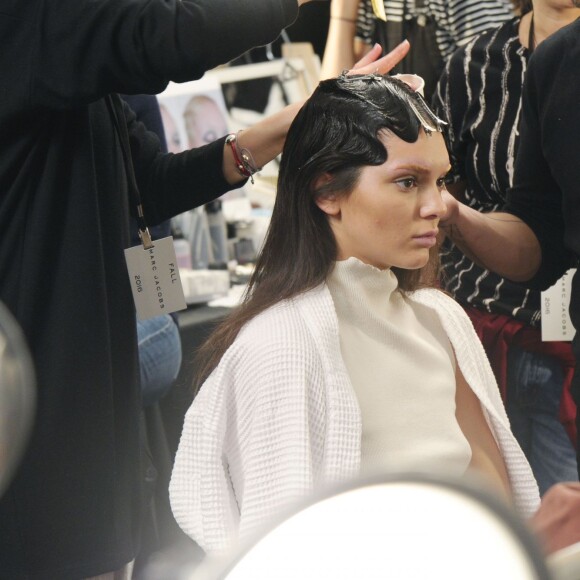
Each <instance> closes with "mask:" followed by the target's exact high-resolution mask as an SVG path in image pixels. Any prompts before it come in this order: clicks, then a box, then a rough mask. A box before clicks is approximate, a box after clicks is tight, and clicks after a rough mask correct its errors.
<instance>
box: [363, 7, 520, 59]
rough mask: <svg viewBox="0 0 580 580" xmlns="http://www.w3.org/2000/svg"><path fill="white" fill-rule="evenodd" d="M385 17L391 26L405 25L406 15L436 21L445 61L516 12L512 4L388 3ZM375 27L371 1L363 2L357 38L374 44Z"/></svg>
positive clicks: (439, 45) (438, 38)
mask: <svg viewBox="0 0 580 580" xmlns="http://www.w3.org/2000/svg"><path fill="white" fill-rule="evenodd" d="M418 6H422V7H421V8H420V7H418ZM385 13H386V15H387V21H391V22H402V21H403V18H404V16H405V15H406V17H408V18H413V17H415V16H418V15H419V14H421V13H423V14H426V15H427V16H429V17H430V18H433V19H434V20H435V22H436V24H437V30H436V37H437V44H438V47H439V50H440V52H441V56H442V57H443V59H445V60H446V59H447V58H448V57H449V56H451V54H453V52H454V51H455V50H456V49H457V48H458V47H460V46H463V45H465V44H466V43H467V42H468V41H469V40H470V39H471V38H473V37H474V36H475V35H477V34H480V33H481V32H483V31H484V30H487V29H488V28H492V27H495V26H498V25H499V24H501V23H502V22H505V21H506V20H508V19H510V18H512V17H513V14H514V11H513V4H512V3H511V0H424V1H423V2H416V1H415V0H385ZM376 24H377V19H376V18H375V15H374V12H373V8H372V4H371V0H361V2H360V4H359V12H358V26H357V37H358V38H360V39H361V40H363V41H364V42H366V43H367V44H372V43H373V42H374V39H375V38H376V35H375V26H376ZM401 40H403V38H401V39H400V40H399V39H397V41H396V42H393V43H392V44H391V46H394V44H396V43H397V42H399V41H401Z"/></svg>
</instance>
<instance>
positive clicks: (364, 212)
mask: <svg viewBox="0 0 580 580" xmlns="http://www.w3.org/2000/svg"><path fill="white" fill-rule="evenodd" d="M381 141H382V142H383V144H384V145H385V146H386V148H387V151H388V159H387V161H386V162H385V163H383V164H382V165H378V166H367V167H364V168H363V169H362V171H361V174H360V177H359V180H358V183H357V185H356V187H355V188H354V190H353V191H352V193H351V194H350V195H347V196H332V195H331V196H328V197H325V198H321V199H318V200H317V204H318V206H319V207H320V208H321V209H322V210H323V211H324V212H325V213H327V214H328V216H329V220H330V225H331V227H332V231H333V232H334V235H335V238H336V241H337V246H338V259H339V260H345V259H347V258H349V257H356V258H358V259H359V260H361V261H362V262H365V263H367V264H370V265H372V266H375V267H377V268H380V269H386V268H389V267H391V266H396V267H399V268H405V269H410V270H412V269H416V268H422V267H423V266H425V265H426V264H427V262H428V260H429V250H430V249H431V248H432V247H433V246H434V245H435V244H436V241H437V232H438V229H437V227H438V224H439V219H440V217H441V215H442V214H443V213H444V212H445V205H444V203H443V200H442V199H441V192H442V191H443V190H444V189H445V185H444V178H445V175H446V174H447V172H448V171H449V169H450V165H449V156H448V154H447V149H446V147H445V143H444V140H443V136H442V135H441V134H440V133H433V134H432V135H431V136H429V135H426V134H425V132H424V131H422V130H421V131H420V133H419V138H418V139H417V141H416V142H415V143H407V142H405V141H403V140H402V139H400V138H399V137H397V136H395V135H393V134H385V135H384V136H383V137H382V138H381Z"/></svg>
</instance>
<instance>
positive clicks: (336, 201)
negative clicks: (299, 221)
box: [314, 173, 340, 216]
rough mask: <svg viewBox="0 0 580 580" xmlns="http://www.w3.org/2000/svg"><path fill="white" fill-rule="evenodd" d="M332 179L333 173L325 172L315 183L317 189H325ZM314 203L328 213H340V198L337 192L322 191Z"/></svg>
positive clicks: (332, 214)
mask: <svg viewBox="0 0 580 580" xmlns="http://www.w3.org/2000/svg"><path fill="white" fill-rule="evenodd" d="M331 180H332V177H331V175H329V174H328V173H325V174H324V175H321V176H320V177H319V178H318V179H317V180H316V183H315V190H320V189H324V186H325V185H327V184H328V183H329V182H330V181H331ZM314 203H316V205H317V206H318V207H319V208H320V209H321V210H322V211H323V212H324V213H325V214H327V215H330V216H337V215H338V214H339V213H340V198H339V197H338V196H337V195H336V194H335V193H331V192H328V193H321V194H319V195H317V196H316V198H315V200H314Z"/></svg>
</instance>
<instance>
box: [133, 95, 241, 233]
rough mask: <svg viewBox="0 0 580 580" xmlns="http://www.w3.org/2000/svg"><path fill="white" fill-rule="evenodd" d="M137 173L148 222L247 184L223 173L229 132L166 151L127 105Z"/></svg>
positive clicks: (195, 205) (186, 209) (166, 216)
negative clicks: (179, 150)
mask: <svg viewBox="0 0 580 580" xmlns="http://www.w3.org/2000/svg"><path fill="white" fill-rule="evenodd" d="M125 116H126V118H127V128H128V131H129V140H130V144H131V156H132V159H133V166H134V169H135V177H136V179H137V184H138V186H139V191H140V193H141V198H142V202H143V210H144V213H145V219H146V221H147V224H148V225H156V224H158V223H160V222H162V221H164V220H167V219H169V218H171V217H173V216H175V215H177V214H180V213H182V212H184V211H188V210H190V209H192V208H194V207H198V206H200V205H203V204H205V203H207V202H209V201H212V200H214V199H215V198H217V197H219V196H220V195H222V194H224V193H226V192H227V191H230V190H232V189H236V188H238V187H241V186H242V185H244V183H245V181H241V182H240V183H238V184H236V185H231V184H229V183H228V182H227V181H226V180H225V178H224V176H223V168H222V163H223V149H224V141H225V136H224V137H222V138H220V139H217V140H216V141H214V142H213V143H209V144H208V145H204V146H202V147H196V148H194V149H189V150H187V151H184V152H182V153H177V154H173V153H166V154H164V153H163V152H162V151H161V149H160V146H159V140H158V139H157V137H156V136H155V135H154V134H153V133H151V132H150V131H147V130H146V128H145V126H144V125H143V124H142V123H140V122H138V121H137V120H136V118H135V114H134V113H133V111H132V110H131V109H130V108H129V107H127V106H125Z"/></svg>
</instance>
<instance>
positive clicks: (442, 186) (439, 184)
mask: <svg viewBox="0 0 580 580" xmlns="http://www.w3.org/2000/svg"><path fill="white" fill-rule="evenodd" d="M445 183H446V180H445V177H440V178H439V179H438V180H437V187H438V188H439V189H445Z"/></svg>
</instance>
